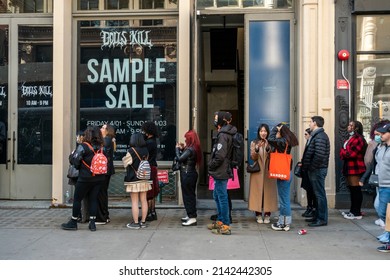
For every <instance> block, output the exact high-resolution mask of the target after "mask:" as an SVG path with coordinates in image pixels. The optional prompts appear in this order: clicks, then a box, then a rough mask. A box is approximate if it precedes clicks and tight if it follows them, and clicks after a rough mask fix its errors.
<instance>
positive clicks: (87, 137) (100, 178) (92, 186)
mask: <svg viewBox="0 0 390 280" xmlns="http://www.w3.org/2000/svg"><path fill="white" fill-rule="evenodd" d="M102 147H103V136H102V133H101V131H100V129H99V127H96V126H94V127H91V126H89V127H87V129H86V130H85V132H84V140H83V142H82V143H80V144H79V145H78V147H77V149H76V151H75V152H74V153H73V155H72V157H71V158H70V159H69V162H70V164H72V165H74V166H75V167H76V168H77V169H79V177H78V178H77V182H76V187H75V193H74V201H73V207H72V218H71V219H70V220H69V222H67V223H64V224H62V225H61V228H62V229H65V230H77V218H78V217H79V216H80V212H81V201H82V199H83V198H84V197H88V205H89V215H90V216H89V226H88V227H89V229H90V230H91V231H96V225H95V220H96V212H97V207H98V206H97V196H98V193H99V190H100V189H101V188H102V187H103V186H104V182H105V174H92V172H91V170H90V167H89V166H91V162H92V158H93V156H94V155H95V153H97V152H98V151H99V150H102ZM91 148H92V149H93V150H92V149H91Z"/></svg>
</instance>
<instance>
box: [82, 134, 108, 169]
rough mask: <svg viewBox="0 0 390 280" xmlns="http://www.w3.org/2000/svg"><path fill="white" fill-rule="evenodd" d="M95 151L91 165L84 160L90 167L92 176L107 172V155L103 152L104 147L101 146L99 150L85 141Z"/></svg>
mask: <svg viewBox="0 0 390 280" xmlns="http://www.w3.org/2000/svg"><path fill="white" fill-rule="evenodd" d="M84 144H86V145H87V146H88V147H89V148H90V149H91V150H92V152H93V153H94V156H93V158H92V161H91V166H89V165H88V164H87V163H86V162H85V161H84V160H83V163H84V165H85V166H86V167H88V169H89V170H90V171H91V172H92V176H95V175H96V174H98V175H100V174H107V163H108V160H107V157H106V156H105V155H104V154H103V148H100V150H98V151H97V152H95V150H94V149H93V147H92V146H91V145H90V144H89V143H87V142H84Z"/></svg>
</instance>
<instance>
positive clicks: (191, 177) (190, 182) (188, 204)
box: [180, 171, 198, 218]
mask: <svg viewBox="0 0 390 280" xmlns="http://www.w3.org/2000/svg"><path fill="white" fill-rule="evenodd" d="M197 180H198V173H197V172H196V171H191V172H184V171H181V172H180V181H181V190H182V193H183V202H184V207H185V208H186V212H187V216H188V217H189V218H196V217H197V211H196V182H197Z"/></svg>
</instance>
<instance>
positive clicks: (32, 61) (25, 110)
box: [17, 25, 53, 164]
mask: <svg viewBox="0 0 390 280" xmlns="http://www.w3.org/2000/svg"><path fill="white" fill-rule="evenodd" d="M18 40H19V71H18V132H17V145H18V149H17V151H18V152H17V154H18V156H17V162H18V163H19V164H51V163H52V131H53V130H52V106H53V104H52V102H53V28H52V27H51V26H44V27H43V26H25V25H20V26H19V39H18Z"/></svg>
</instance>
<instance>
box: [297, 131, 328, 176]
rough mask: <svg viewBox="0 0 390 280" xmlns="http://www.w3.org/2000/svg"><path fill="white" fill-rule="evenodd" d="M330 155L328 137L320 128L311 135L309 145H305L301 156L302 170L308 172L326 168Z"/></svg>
mask: <svg viewBox="0 0 390 280" xmlns="http://www.w3.org/2000/svg"><path fill="white" fill-rule="evenodd" d="M329 155H330V142H329V137H328V135H327V134H326V133H325V130H324V129H323V128H322V127H319V128H317V129H315V130H314V131H313V132H312V133H311V137H310V140H309V144H308V145H306V147H305V151H304V152H303V156H302V170H305V171H310V170H315V169H320V168H328V165H329Z"/></svg>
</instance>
